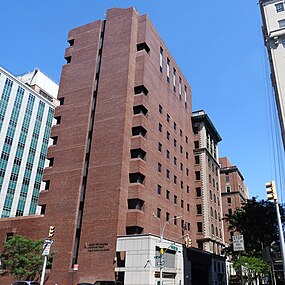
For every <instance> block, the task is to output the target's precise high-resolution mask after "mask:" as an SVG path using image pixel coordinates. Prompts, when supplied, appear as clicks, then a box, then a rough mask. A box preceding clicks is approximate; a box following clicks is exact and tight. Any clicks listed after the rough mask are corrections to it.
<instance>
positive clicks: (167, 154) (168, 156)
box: [166, 150, 170, 159]
mask: <svg viewBox="0 0 285 285" xmlns="http://www.w3.org/2000/svg"><path fill="white" fill-rule="evenodd" d="M166 157H167V158H168V159H169V158H170V151H169V150H166Z"/></svg>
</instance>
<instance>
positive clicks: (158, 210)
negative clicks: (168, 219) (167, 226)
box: [156, 208, 161, 218]
mask: <svg viewBox="0 0 285 285" xmlns="http://www.w3.org/2000/svg"><path fill="white" fill-rule="evenodd" d="M156 216H157V217H158V218H160V217H161V209H160V208H157V209H156Z"/></svg>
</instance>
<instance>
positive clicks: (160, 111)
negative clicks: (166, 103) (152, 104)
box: [158, 105, 163, 114]
mask: <svg viewBox="0 0 285 285" xmlns="http://www.w3.org/2000/svg"><path fill="white" fill-rule="evenodd" d="M162 110H163V108H162V106H161V105H159V106H158V111H159V113H160V114H162Z"/></svg>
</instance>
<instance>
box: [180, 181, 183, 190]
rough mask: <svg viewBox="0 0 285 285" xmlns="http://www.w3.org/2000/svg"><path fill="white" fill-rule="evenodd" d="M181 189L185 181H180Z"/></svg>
mask: <svg viewBox="0 0 285 285" xmlns="http://www.w3.org/2000/svg"><path fill="white" fill-rule="evenodd" d="M180 188H181V189H183V181H180Z"/></svg>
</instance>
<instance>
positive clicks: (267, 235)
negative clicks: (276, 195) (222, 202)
mask: <svg viewBox="0 0 285 285" xmlns="http://www.w3.org/2000/svg"><path fill="white" fill-rule="evenodd" d="M279 208H280V214H281V219H282V222H283V223H284V221H285V215H284V208H283V206H282V205H279ZM224 219H225V220H226V221H227V222H228V230H229V231H231V232H238V233H240V234H242V235H243V237H244V243H245V254H246V255H251V256H254V257H261V256H262V249H263V248H264V247H265V246H270V244H271V243H272V242H274V241H277V240H279V233H278V222H277V217H276V210H275V204H274V203H272V202H269V201H264V200H261V201H257V200H256V198H252V199H250V200H247V202H246V203H243V205H242V207H241V208H238V209H237V210H236V211H235V212H234V213H233V214H232V215H226V216H225V218H224Z"/></svg>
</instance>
